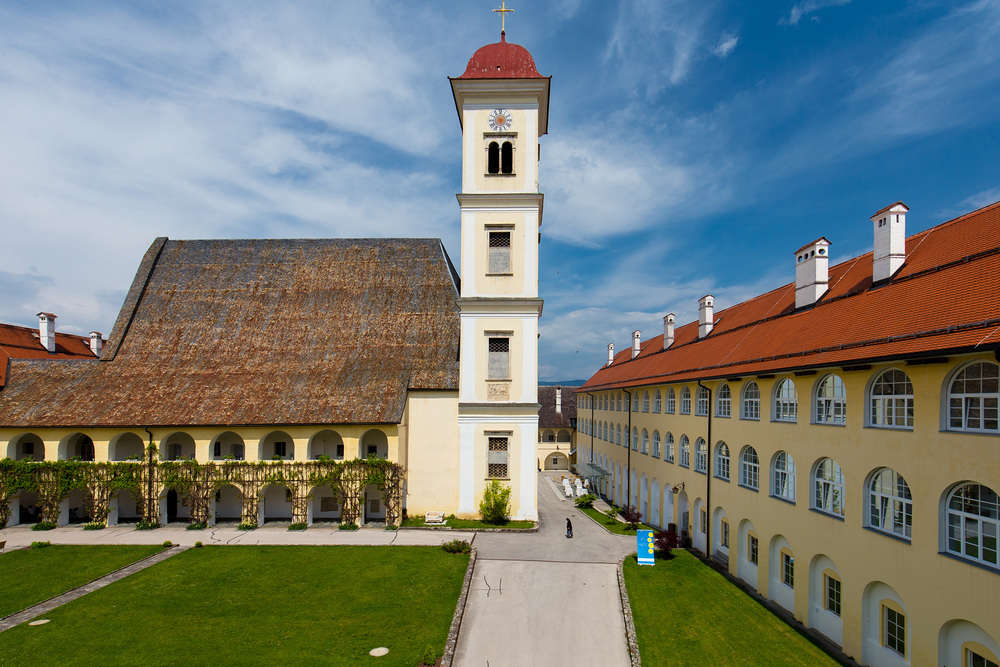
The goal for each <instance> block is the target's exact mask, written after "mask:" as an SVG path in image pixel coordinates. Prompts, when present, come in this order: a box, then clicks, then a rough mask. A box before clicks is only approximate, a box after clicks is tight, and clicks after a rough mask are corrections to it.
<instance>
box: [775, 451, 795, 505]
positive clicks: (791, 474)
mask: <svg viewBox="0 0 1000 667" xmlns="http://www.w3.org/2000/svg"><path fill="white" fill-rule="evenodd" d="M771 495H772V496H774V497H775V498H781V499H782V500H787V501H788V502H791V503H794V502H795V461H793V460H792V455H791V454H789V453H788V452H778V453H777V454H775V455H774V460H773V462H772V463H771Z"/></svg>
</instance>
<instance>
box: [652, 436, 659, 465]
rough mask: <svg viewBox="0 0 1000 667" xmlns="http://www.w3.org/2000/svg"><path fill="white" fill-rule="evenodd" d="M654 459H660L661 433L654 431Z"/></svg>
mask: <svg viewBox="0 0 1000 667" xmlns="http://www.w3.org/2000/svg"><path fill="white" fill-rule="evenodd" d="M653 457H654V458H660V432H659V431H653Z"/></svg>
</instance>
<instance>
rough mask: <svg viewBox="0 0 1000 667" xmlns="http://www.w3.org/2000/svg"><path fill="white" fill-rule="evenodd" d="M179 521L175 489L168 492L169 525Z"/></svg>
mask: <svg viewBox="0 0 1000 667" xmlns="http://www.w3.org/2000/svg"><path fill="white" fill-rule="evenodd" d="M175 521H177V492H176V491H174V490H173V489H170V491H168V492H167V523H174V522H175Z"/></svg>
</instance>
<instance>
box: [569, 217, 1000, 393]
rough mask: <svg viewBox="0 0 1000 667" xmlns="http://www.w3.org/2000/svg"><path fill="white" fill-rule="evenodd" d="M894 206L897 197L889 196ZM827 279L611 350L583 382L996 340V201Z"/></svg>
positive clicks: (770, 366) (846, 361)
mask: <svg viewBox="0 0 1000 667" xmlns="http://www.w3.org/2000/svg"><path fill="white" fill-rule="evenodd" d="M894 206H895V204H894ZM829 284H830V287H829V290H828V291H827V293H826V294H824V295H823V297H822V298H821V299H820V300H819V301H818V302H817V303H816V304H815V305H814V306H811V307H807V308H802V309H800V310H798V311H796V310H795V283H789V284H787V285H784V286H782V287H779V288H777V289H775V290H772V291H770V292H767V293H766V294H762V295H760V296H758V297H755V298H753V299H750V300H748V301H744V302H743V303H739V304H736V305H735V306H732V307H730V308H726V309H725V310H721V311H718V312H716V313H715V327H714V329H713V331H712V333H711V334H710V335H708V336H707V337H706V338H704V339H702V340H699V339H698V322H691V323H689V324H686V325H684V326H680V327H677V329H676V331H675V339H674V344H673V345H672V346H671V347H670V348H669V349H667V350H663V336H662V335H660V336H656V337H654V338H652V339H650V340H647V341H645V342H644V343H643V344H642V348H641V351H640V353H639V355H638V356H637V357H636V358H635V359H630V357H631V349H626V350H623V351H622V352H620V353H619V354H617V355H616V356H615V360H614V363H613V364H612V365H611V366H605V367H604V368H602V369H601V370H599V371H597V373H595V374H594V376H593V377H591V378H590V379H589V380H588V381H587V382H586V383H585V384H584V386H583V387H582V388H581V391H593V390H595V389H606V388H615V387H623V386H630V385H643V384H656V383H662V382H677V381H688V380H698V379H709V378H720V377H735V376H741V375H753V374H762V373H772V372H785V371H789V370H792V369H799V368H808V367H823V366H840V365H850V364H857V363H866V362H870V361H877V360H884V359H892V358H898V357H919V356H936V355H943V354H946V353H957V352H968V351H972V350H991V349H992V350H997V349H1000V296H998V295H1000V202H997V203H996V204H992V205H991V206H987V207H986V208H983V209H980V210H978V211H974V212H972V213H969V214H967V215H964V216H962V217H959V218H956V219H954V220H951V221H949V222H945V223H943V224H940V225H938V226H936V227H932V228H931V229H928V230H926V231H924V232H920V233H919V234H914V235H912V236H910V237H908V238H907V239H906V262H905V263H904V264H903V266H902V267H901V268H900V270H899V271H898V272H897V273H896V275H894V276H893V277H892V278H891V279H890V280H889V281H888V282H887V283H885V284H883V285H879V286H877V287H875V288H873V287H872V253H866V254H864V255H861V256H860V257H855V258H853V259H850V260H848V261H846V262H842V263H840V264H838V265H836V266H833V267H831V268H830V282H829Z"/></svg>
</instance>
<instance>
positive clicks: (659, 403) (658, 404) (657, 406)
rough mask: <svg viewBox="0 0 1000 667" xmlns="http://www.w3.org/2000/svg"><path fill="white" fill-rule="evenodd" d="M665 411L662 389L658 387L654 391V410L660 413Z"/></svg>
mask: <svg viewBox="0 0 1000 667" xmlns="http://www.w3.org/2000/svg"><path fill="white" fill-rule="evenodd" d="M662 411H663V396H662V394H660V390H659V389H657V390H656V391H655V392H653V412H655V413H657V414H659V413H660V412H662Z"/></svg>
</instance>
